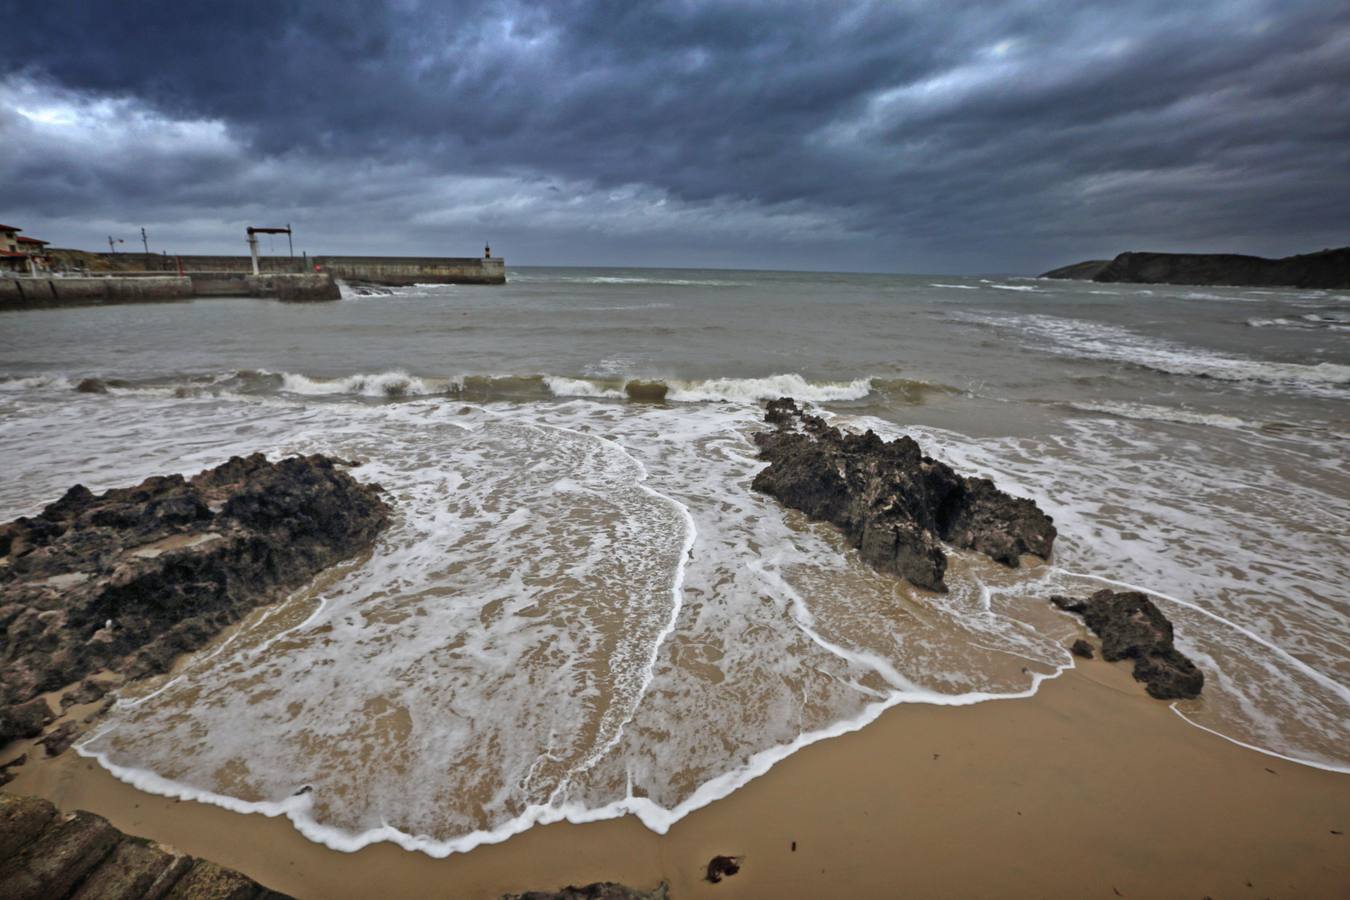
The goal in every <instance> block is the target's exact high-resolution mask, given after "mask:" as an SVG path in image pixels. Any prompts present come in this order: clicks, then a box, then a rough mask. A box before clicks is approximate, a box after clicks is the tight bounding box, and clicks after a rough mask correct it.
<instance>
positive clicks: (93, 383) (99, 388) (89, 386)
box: [75, 378, 108, 394]
mask: <svg viewBox="0 0 1350 900" xmlns="http://www.w3.org/2000/svg"><path fill="white" fill-rule="evenodd" d="M75 390H77V391H79V392H80V393H81V394H106V393H108V385H107V384H105V383H104V382H103V381H102V380H101V379H98V378H86V379H84V380H83V381H81V382H80V383H79V384H77V385H75Z"/></svg>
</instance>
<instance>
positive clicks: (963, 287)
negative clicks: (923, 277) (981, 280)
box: [928, 283, 980, 291]
mask: <svg viewBox="0 0 1350 900" xmlns="http://www.w3.org/2000/svg"><path fill="white" fill-rule="evenodd" d="M928 286H929V287H937V288H957V289H958V290H962V291H978V290H979V289H980V286H979V285H977V284H940V283H934V284H930V285H928Z"/></svg>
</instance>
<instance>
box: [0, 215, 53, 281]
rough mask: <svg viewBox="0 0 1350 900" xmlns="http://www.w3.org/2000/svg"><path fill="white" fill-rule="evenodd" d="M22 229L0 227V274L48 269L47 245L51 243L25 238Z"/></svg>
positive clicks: (11, 226) (6, 226)
mask: <svg viewBox="0 0 1350 900" xmlns="http://www.w3.org/2000/svg"><path fill="white" fill-rule="evenodd" d="M21 231H23V229H22V228H15V227H14V226H13V225H0V272H17V273H19V274H23V273H29V274H33V275H36V274H37V273H38V271H39V270H46V269H48V268H49V264H50V260H49V259H48V258H47V245H48V244H50V243H51V241H43V240H39V239H37V238H31V237H25V236H23V235H21V234H19V232H21Z"/></svg>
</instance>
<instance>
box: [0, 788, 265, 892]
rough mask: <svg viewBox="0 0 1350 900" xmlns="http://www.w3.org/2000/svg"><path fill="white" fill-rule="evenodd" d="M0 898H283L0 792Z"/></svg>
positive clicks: (92, 819)
mask: <svg viewBox="0 0 1350 900" xmlns="http://www.w3.org/2000/svg"><path fill="white" fill-rule="evenodd" d="M0 896H4V897H5V898H6V900H64V898H67V897H69V898H74V900H101V898H114V897H116V898H133V897H135V898H164V900H175V898H176V900H189V898H190V900H285V898H286V895H284V894H278V893H277V892H275V891H271V890H268V889H267V888H265V887H263V886H262V885H260V884H258V883H257V882H256V881H254V880H253V879H251V878H248V877H246V876H244V875H241V874H239V873H238V872H235V871H232V870H230V869H226V868H224V867H222V866H218V865H216V864H215V863H212V862H207V861H206V860H203V859H194V858H193V857H191V856H186V855H184V854H182V853H179V852H178V851H177V850H174V849H173V848H172V847H166V846H164V845H161V844H157V843H155V842H154V841H148V840H145V839H144V838H138V837H129V836H127V835H125V834H123V833H122V832H120V831H118V830H117V829H116V828H114V827H113V826H112V825H111V824H109V823H108V821H107V820H106V819H104V818H103V817H102V816H96V815H94V814H93V813H90V812H84V811H80V812H76V813H73V814H71V815H62V814H61V813H60V812H59V811H58V810H57V809H56V807H55V806H53V805H52V804H51V803H49V802H47V801H46V800H42V799H39V798H37V797H17V796H13V795H10V794H0Z"/></svg>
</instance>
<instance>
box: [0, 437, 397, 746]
mask: <svg viewBox="0 0 1350 900" xmlns="http://www.w3.org/2000/svg"><path fill="white" fill-rule="evenodd" d="M340 465H341V463H340V462H339V461H335V460H332V459H329V458H327V457H323V456H308V457H295V458H292V459H285V460H281V461H280V462H275V463H273V462H269V461H268V460H267V459H266V458H264V457H263V456H262V455H261V454H254V455H253V456H250V457H248V458H246V459H245V458H240V457H235V458H233V459H231V460H229V461H228V462H226V463H224V464H223V465H220V466H217V467H216V468H214V469H209V470H207V471H205V472H202V473H200V474H198V475H195V476H193V477H192V478H191V479H187V478H183V477H182V476H181V475H169V476H156V477H152V478H148V479H146V480H145V481H144V482H142V483H141V484H139V485H137V486H136V487H132V488H122V489H114V490H110V491H107V492H105V493H103V494H100V495H97V496H96V495H94V494H93V493H91V492H90V491H89V490H88V489H87V488H85V487H83V486H82V485H76V486H75V487H73V488H71V489H70V490H69V491H67V492H66V494H65V496H63V497H62V498H61V499H59V500H57V501H56V502H55V503H52V504H51V505H49V506H48V507H46V508H45V509H44V510H43V511H42V512H41V513H39V514H38V515H36V516H33V517H31V518H28V517H23V518H19V519H16V520H15V521H13V522H10V523H8V524H6V525H3V526H0V744H4V743H6V742H8V741H10V740H13V739H15V738H25V737H33V736H35V735H36V734H37V733H38V732H40V730H41V728H42V726H44V725H45V724H47V721H50V718H51V713H50V710H47V709H46V703H45V701H44V700H43V699H42V697H41V696H40V695H42V694H43V693H47V692H51V691H55V690H59V689H61V688H63V687H65V686H67V685H71V684H73V683H76V682H82V684H81V687H80V690H81V691H82V692H83V694H84V696H89V695H91V694H97V693H98V692H99V691H100V683H99V682H97V681H85V679H87V678H88V676H90V675H92V674H93V673H95V672H111V673H116V674H117V675H119V676H121V677H124V678H139V677H143V676H145V675H151V674H155V673H158V672H163V671H166V670H167V669H168V668H169V666H170V665H171V664H172V662H173V660H174V659H175V658H176V657H177V656H178V655H179V654H181V653H185V652H187V651H190V650H194V649H196V648H198V647H200V646H202V645H203V644H205V643H206V642H207V641H208V640H210V639H211V638H212V637H213V636H215V635H216V634H217V633H218V632H219V631H220V630H221V629H223V628H225V627H226V626H228V625H230V624H232V623H234V622H237V621H238V620H239V619H241V618H242V617H243V616H244V615H245V614H246V613H247V612H248V611H249V610H251V609H253V608H254V607H255V606H258V605H259V604H262V603H266V602H269V601H271V600H273V599H275V598H276V597H277V596H279V595H280V594H281V593H282V592H284V591H286V590H289V589H293V588H296V587H299V586H300V585H302V584H304V583H305V582H306V581H308V580H309V579H310V578H312V577H313V576H314V575H315V574H316V573H318V572H319V571H320V570H322V569H324V568H327V567H328V566H330V565H332V564H334V563H336V562H338V561H339V560H342V559H345V558H347V557H350V556H352V555H354V554H356V553H359V552H361V551H363V550H367V549H369V548H370V546H371V545H372V544H373V542H374V540H375V537H376V535H377V534H378V533H379V532H380V530H381V529H383V528H384V526H385V525H386V524H387V523H388V520H389V507H388V505H387V504H385V502H384V501H383V500H382V499H381V498H380V490H381V489H380V488H379V486H377V485H363V484H360V483H359V482H357V481H356V480H355V479H353V478H352V477H351V476H350V475H348V474H347V473H346V472H344V471H342V470H341V469H340V468H339V466H340Z"/></svg>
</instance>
